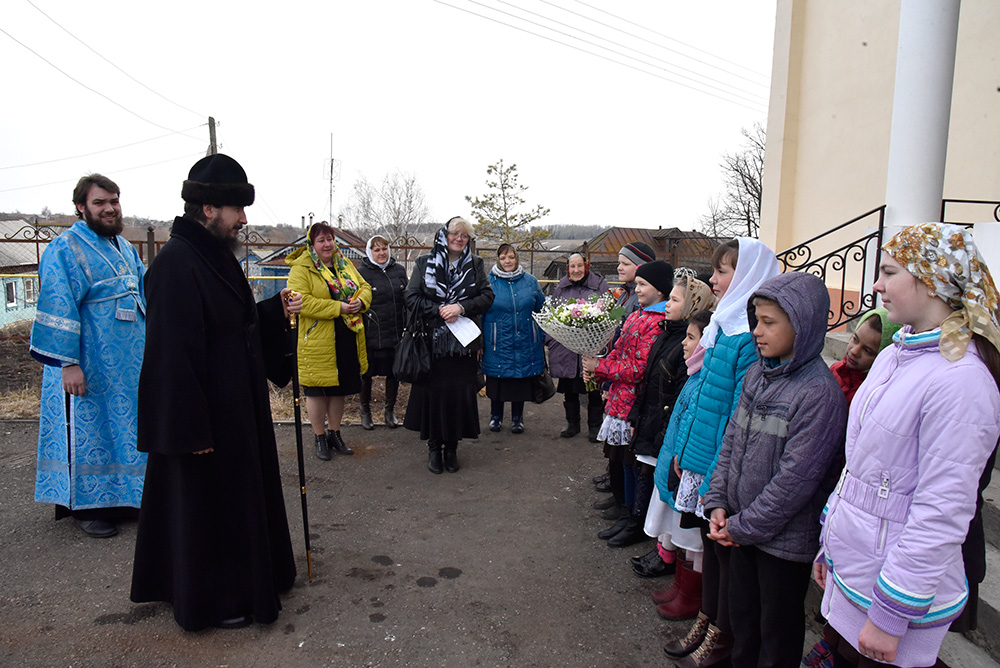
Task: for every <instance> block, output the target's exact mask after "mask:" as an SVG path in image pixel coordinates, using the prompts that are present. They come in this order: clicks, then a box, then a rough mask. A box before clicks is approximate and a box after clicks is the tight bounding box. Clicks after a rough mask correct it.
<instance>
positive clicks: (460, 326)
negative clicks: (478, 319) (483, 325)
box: [445, 315, 481, 346]
mask: <svg viewBox="0 0 1000 668" xmlns="http://www.w3.org/2000/svg"><path fill="white" fill-rule="evenodd" d="M445 324H446V325H448V329H450V330H451V333H452V334H454V335H455V338H456V339H458V342H459V343H461V344H462V345H463V346H467V345H469V344H470V343H472V342H473V341H475V340H476V337H477V336H479V334H480V333H481V332H480V330H479V326H478V325H476V323H474V322H473V321H471V320H469V319H468V318H466V317H465V316H464V315H460V316H458V319H457V320H455V322H447V323H445Z"/></svg>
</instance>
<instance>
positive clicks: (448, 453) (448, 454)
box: [444, 443, 459, 473]
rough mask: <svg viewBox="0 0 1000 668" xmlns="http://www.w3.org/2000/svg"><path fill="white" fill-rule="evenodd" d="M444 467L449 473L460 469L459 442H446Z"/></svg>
mask: <svg viewBox="0 0 1000 668" xmlns="http://www.w3.org/2000/svg"><path fill="white" fill-rule="evenodd" d="M444 468H445V470H447V471H448V473H455V472H456V471H458V469H459V466H458V443H445V445H444Z"/></svg>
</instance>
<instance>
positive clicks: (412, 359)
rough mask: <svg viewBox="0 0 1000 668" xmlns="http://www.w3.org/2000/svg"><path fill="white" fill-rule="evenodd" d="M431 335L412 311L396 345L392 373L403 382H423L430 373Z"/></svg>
mask: <svg viewBox="0 0 1000 668" xmlns="http://www.w3.org/2000/svg"><path fill="white" fill-rule="evenodd" d="M430 339H431V337H430V336H429V335H428V334H427V332H426V330H425V328H424V326H423V323H422V322H421V321H420V318H419V316H418V315H417V314H416V312H415V311H414V312H413V313H410V317H409V318H407V321H406V328H405V329H404V330H403V337H402V338H401V339H400V341H399V344H398V345H397V346H396V356H395V358H394V359H393V360H392V375H394V376H395V377H396V378H397V379H398V380H400V381H402V382H404V383H425V382H427V379H428V378H430V375H431V340H430Z"/></svg>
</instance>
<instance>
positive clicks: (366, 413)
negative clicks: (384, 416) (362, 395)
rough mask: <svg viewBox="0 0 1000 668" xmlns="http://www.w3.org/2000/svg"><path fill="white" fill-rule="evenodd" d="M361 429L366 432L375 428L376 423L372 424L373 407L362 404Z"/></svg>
mask: <svg viewBox="0 0 1000 668" xmlns="http://www.w3.org/2000/svg"><path fill="white" fill-rule="evenodd" d="M361 428H362V429H364V430H366V431H371V430H372V429H374V428H375V423H374V422H372V407H371V405H370V404H361Z"/></svg>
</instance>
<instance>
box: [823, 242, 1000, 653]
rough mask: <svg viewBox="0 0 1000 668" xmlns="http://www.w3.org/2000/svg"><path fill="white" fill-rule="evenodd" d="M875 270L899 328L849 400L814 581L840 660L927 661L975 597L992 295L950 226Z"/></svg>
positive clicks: (994, 331) (886, 252) (988, 447)
mask: <svg viewBox="0 0 1000 668" xmlns="http://www.w3.org/2000/svg"><path fill="white" fill-rule="evenodd" d="M879 271H880V273H881V276H880V278H879V280H878V281H877V282H876V283H875V291H876V292H878V293H879V294H880V295H881V297H882V303H883V304H884V306H885V308H886V309H887V310H888V317H889V319H890V320H892V321H893V322H898V323H901V324H902V325H903V329H902V330H900V331H899V332H898V333H897V334H896V335H895V337H894V343H893V345H892V346H890V347H889V348H887V349H886V350H884V351H883V352H882V353H881V354H879V356H878V358H877V359H876V360H875V363H874V365H872V368H871V371H869V373H868V378H867V379H866V381H865V382H864V383H863V384H862V386H861V388H860V389H859V390H858V392H857V395H856V396H855V398H854V401H853V403H852V404H851V411H850V418H849V420H848V428H847V444H846V455H847V466H846V468H845V469H844V473H843V474H842V475H841V478H840V482H839V483H838V485H837V488H836V490H835V491H834V493H833V494H832V495H831V496H830V499H829V501H828V503H827V509H826V512H825V519H824V529H823V533H822V535H821V537H820V541H821V548H820V553H819V555H818V556H817V559H816V564H815V569H814V575H815V579H816V581H817V582H818V583H819V584H820V586H823V587H824V588H825V593H824V597H823V605H822V612H823V614H824V615H825V616H826V617H827V619H829V626H828V628H827V631H828V632H827V640H828V642H829V643H830V645H831V647H832V648H833V650H834V651H835V652H836V653H837V654H838V655H839V657H836V660H837V661H839V662H841V663H838V662H837V661H835V664H836V665H859V666H868V665H884V664H891V665H897V666H909V667H915V666H932V665H934V664H935V662H936V660H937V653H938V650H939V649H940V647H941V642H942V640H943V639H944V634H945V633H946V632H947V631H948V626H949V624H950V623H951V622H952V621H953V620H954V619H955V618H956V617H958V615H959V614H960V613H961V612H962V610H963V608H964V607H965V606H966V602H967V600H968V597H969V588H968V586H967V583H966V574H965V568H964V566H963V563H962V550H961V546H962V542H963V541H964V540H965V536H966V533H967V532H968V530H969V520H970V519H971V518H972V517H973V514H974V513H975V510H976V494H977V487H978V485H977V483H978V481H979V479H980V474H981V473H982V471H983V468H984V466H985V464H986V462H987V459H988V458H989V457H990V454H991V452H992V451H993V449H994V447H995V445H996V443H997V437H998V435H1000V419H998V415H1000V390H998V378H1000V355H998V353H997V349H998V347H1000V328H998V325H997V291H996V286H995V285H994V283H993V279H992V277H991V276H990V273H989V270H988V269H987V268H986V265H985V264H983V262H982V259H981V258H980V256H979V252H978V250H977V249H976V245H975V243H974V241H973V238H972V234H971V233H970V232H969V231H968V230H965V229H963V228H961V227H958V226H955V225H944V224H941V223H928V224H925V225H916V226H913V227H908V228H906V229H904V230H903V231H901V232H900V233H899V234H897V235H896V236H894V237H893V238H892V240H891V241H889V243H887V244H886V245H885V246H884V247H883V252H882V258H881V262H880V265H879ZM874 662H879V663H878V664H876V663H874Z"/></svg>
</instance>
